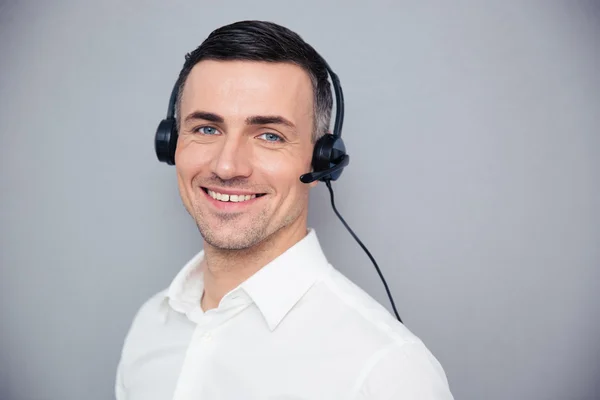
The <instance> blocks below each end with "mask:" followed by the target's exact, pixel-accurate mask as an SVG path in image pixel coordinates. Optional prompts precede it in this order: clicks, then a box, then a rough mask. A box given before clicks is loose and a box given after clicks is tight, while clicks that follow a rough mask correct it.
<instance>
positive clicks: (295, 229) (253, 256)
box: [201, 222, 307, 311]
mask: <svg viewBox="0 0 600 400" xmlns="http://www.w3.org/2000/svg"><path fill="white" fill-rule="evenodd" d="M306 234H307V227H306V222H304V223H301V224H291V225H290V226H287V227H285V228H282V229H280V230H279V231H277V232H275V233H274V234H272V235H271V236H269V237H267V238H265V239H264V240H263V241H262V242H260V243H258V244H256V245H255V246H253V247H251V248H247V249H242V250H227V249H220V248H216V247H213V246H211V245H209V244H208V243H206V241H205V242H204V265H203V270H204V293H203V295H202V300H201V306H202V309H203V310H204V311H208V310H210V309H212V308H216V307H218V305H219V303H220V301H221V299H222V298H223V296H225V295H226V294H227V293H229V292H230V291H231V290H233V289H234V288H236V287H237V286H239V285H240V284H241V283H242V282H244V281H245V280H246V279H248V278H250V277H251V276H252V275H254V274H255V273H256V272H257V271H259V270H260V269H261V268H263V267H264V266H265V265H267V264H268V263H270V262H271V261H273V260H274V259H276V258H277V257H279V256H280V255H281V254H283V253H284V252H285V251H286V250H287V249H289V248H290V247H292V246H293V245H294V244H296V243H297V242H299V241H300V240H302V238H304V237H305V236H306Z"/></svg>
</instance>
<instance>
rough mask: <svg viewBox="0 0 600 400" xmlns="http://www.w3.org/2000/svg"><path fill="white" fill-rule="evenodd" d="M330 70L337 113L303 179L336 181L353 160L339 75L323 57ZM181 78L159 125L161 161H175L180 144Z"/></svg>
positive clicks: (156, 144) (157, 146)
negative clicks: (345, 129) (347, 142)
mask: <svg viewBox="0 0 600 400" xmlns="http://www.w3.org/2000/svg"><path fill="white" fill-rule="evenodd" d="M322 61H323V63H324V64H325V67H326V68H327V72H329V76H330V77H331V81H332V83H333V89H334V91H335V102H336V114H335V125H334V128H333V134H325V135H323V136H321V137H320V138H319V140H317V142H316V143H315V147H314V150H313V157H312V167H313V170H312V172H308V173H306V174H303V175H302V176H300V181H302V182H303V183H311V182H314V181H317V180H319V181H322V182H325V181H335V180H337V179H338V178H339V177H340V175H341V174H342V170H343V169H344V168H345V167H346V166H347V165H348V163H350V156H349V155H347V154H346V146H345V145H344V141H343V140H342V125H343V123H344V93H343V92H342V86H341V85H340V80H339V78H338V76H337V75H336V74H335V72H333V71H332V70H331V68H330V67H329V65H328V64H327V62H325V60H323V59H322ZM178 92H179V82H176V83H175V86H173V90H172V91H171V98H170V99H169V109H168V110H167V118H165V119H163V120H162V121H160V123H159V124H158V128H157V129H156V136H155V139H154V150H155V151H156V156H157V157H158V159H159V161H162V162H166V163H167V164H169V165H175V148H176V147H177V138H178V136H179V134H178V132H177V122H176V121H175V106H176V103H177V97H178V95H179V93H178Z"/></svg>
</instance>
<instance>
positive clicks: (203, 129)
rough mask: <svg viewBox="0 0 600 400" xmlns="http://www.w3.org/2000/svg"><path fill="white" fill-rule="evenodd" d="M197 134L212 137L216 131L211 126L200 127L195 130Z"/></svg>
mask: <svg viewBox="0 0 600 400" xmlns="http://www.w3.org/2000/svg"><path fill="white" fill-rule="evenodd" d="M196 131H197V132H200V133H202V134H203V135H214V134H216V133H217V129H216V128H213V127H212V126H202V127H200V128H198V129H196Z"/></svg>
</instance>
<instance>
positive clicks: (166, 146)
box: [154, 118, 178, 165]
mask: <svg viewBox="0 0 600 400" xmlns="http://www.w3.org/2000/svg"><path fill="white" fill-rule="evenodd" d="M177 136H178V135H177V127H176V123H175V120H174V119H172V118H167V119H163V120H162V121H160V124H158V128H157V129H156V136H155V138H154V151H155V152H156V157H158V159H159V161H161V162H166V163H167V164H169V165H175V149H176V147H177Z"/></svg>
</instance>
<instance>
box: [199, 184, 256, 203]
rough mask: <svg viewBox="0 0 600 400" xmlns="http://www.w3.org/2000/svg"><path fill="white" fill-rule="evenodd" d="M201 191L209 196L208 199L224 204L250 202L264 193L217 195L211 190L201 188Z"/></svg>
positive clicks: (217, 193)
mask: <svg viewBox="0 0 600 400" xmlns="http://www.w3.org/2000/svg"><path fill="white" fill-rule="evenodd" d="M202 190H203V191H204V193H206V194H207V195H209V196H210V197H212V198H213V199H215V200H217V201H222V202H224V203H226V202H232V203H242V202H245V201H248V200H252V199H255V198H258V197H262V196H264V195H265V194H266V193H256V194H224V193H219V192H215V191H213V190H209V189H207V188H204V187H203V188H202Z"/></svg>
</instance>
